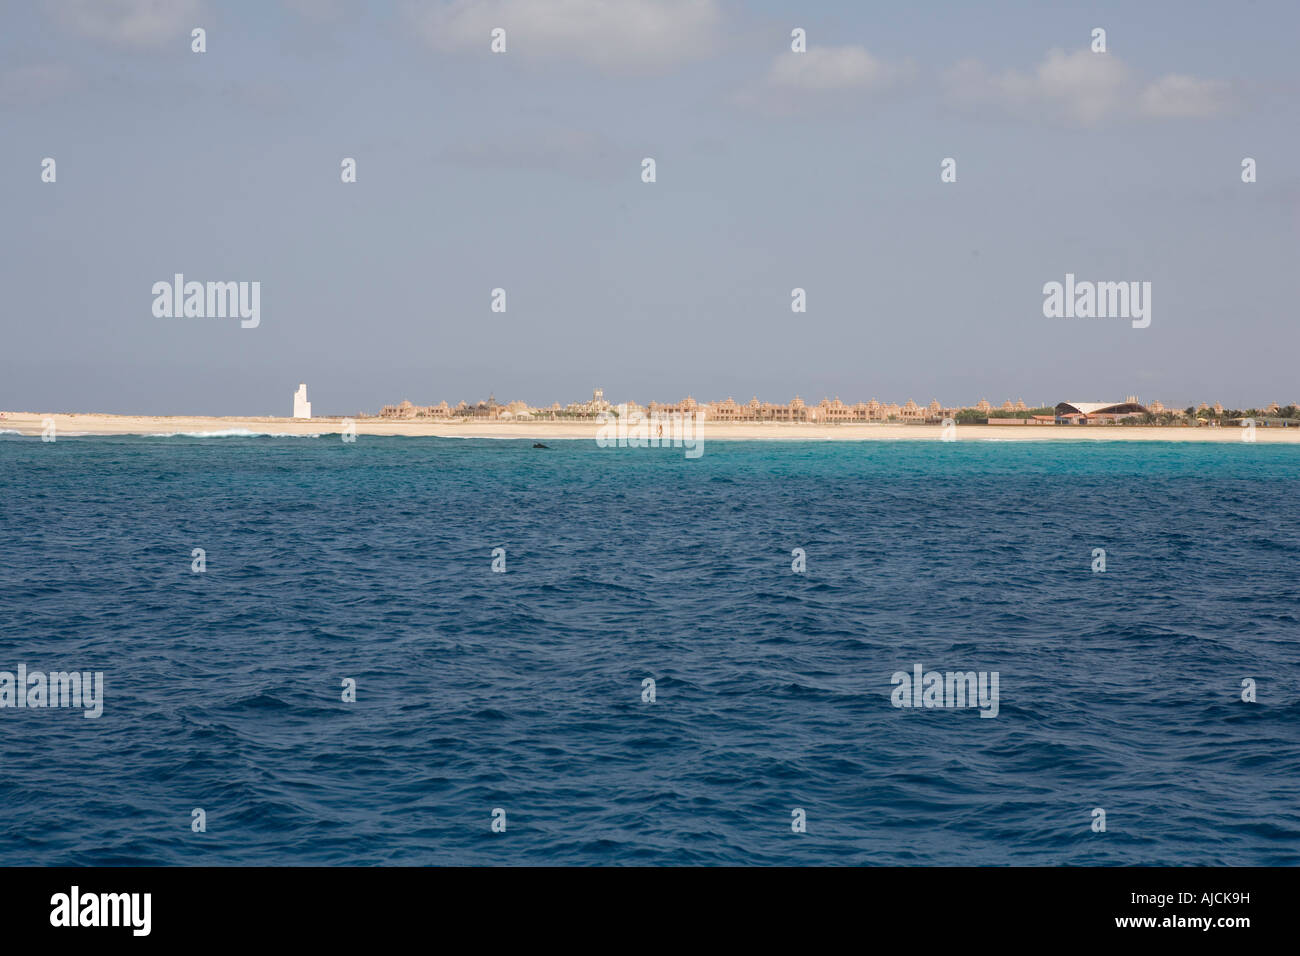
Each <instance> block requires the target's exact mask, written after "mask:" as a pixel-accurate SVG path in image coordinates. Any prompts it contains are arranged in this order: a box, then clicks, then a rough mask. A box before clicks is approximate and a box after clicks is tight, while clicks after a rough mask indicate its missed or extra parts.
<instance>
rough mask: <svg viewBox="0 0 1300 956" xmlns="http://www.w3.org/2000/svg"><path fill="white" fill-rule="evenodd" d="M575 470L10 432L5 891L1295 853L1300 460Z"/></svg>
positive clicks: (843, 456)
mask: <svg viewBox="0 0 1300 956" xmlns="http://www.w3.org/2000/svg"><path fill="white" fill-rule="evenodd" d="M548 444H550V446H551V447H550V448H549V449H546V450H542V449H533V448H532V447H531V442H527V441H472V440H461V439H430V438H373V437H367V436H361V437H360V438H359V439H358V440H357V441H356V442H355V443H354V444H348V443H344V442H342V441H341V440H340V439H339V436H337V435H333V436H324V437H320V438H272V437H225V438H186V437H153V438H149V437H123V438H77V437H62V436H60V438H59V439H58V441H56V442H53V443H44V442H41V441H40V440H39V439H38V438H19V437H0V671H9V672H15V673H16V670H17V667H18V666H19V665H20V664H25V665H26V666H27V668H28V669H29V670H31V671H60V670H68V671H72V670H77V671H102V672H103V675H104V678H103V679H104V703H103V714H102V716H101V717H99V718H97V719H85V718H84V717H83V714H82V711H81V710H78V709H55V708H44V709H31V708H25V709H17V708H4V709H0V762H2V768H3V772H2V773H0V864H7V865H14V864H95V865H117V864H123V865H137V864H218V865H224V864H290V865H294V864H505V863H511V864H1173V865H1179V864H1205V865H1209V864H1230V865H1239V864H1265V865H1268V864H1297V863H1300V666H1298V665H1300V574H1298V573H1297V569H1298V568H1300V448H1296V447H1279V446H1270V445H1265V444H1225V445H1210V444H1173V443H1170V444H1164V443H1161V444H1147V443H1141V442H1102V443H1095V442H1060V443H1037V442H1034V443H1027V442H971V441H958V442H953V443H943V442H937V441H936V442H897V443H895V442H862V443H857V442H852V443H850V442H844V443H840V442H823V443H778V442H735V443H727V442H710V443H708V444H707V445H706V446H705V452H704V455H703V457H701V458H699V459H697V460H688V459H686V458H685V456H684V455H683V454H682V451H681V450H680V449H677V450H673V449H629V448H623V449H617V448H606V449H601V448H597V447H596V446H595V444H594V442H563V441H554V442H549V443H548ZM196 548H202V549H203V550H204V551H205V553H206V558H205V561H206V570H204V571H203V572H202V573H195V572H194V571H193V570H192V562H193V560H194V559H193V558H192V553H193V550H194V549H196ZM496 548H503V549H505V562H506V564H505V567H506V570H505V572H504V573H498V572H494V571H493V570H492V562H493V557H492V554H493V550H494V549H496ZM796 548H802V549H803V550H804V552H805V554H806V570H805V571H804V572H803V573H796V572H794V571H793V570H792V561H793V560H794V559H793V558H792V551H794V549H796ZM1098 548H1101V549H1104V550H1105V552H1106V570H1105V571H1104V572H1100V573H1099V572H1095V571H1094V570H1093V563H1094V558H1093V552H1094V549H1098ZM917 664H920V665H922V666H923V668H924V669H925V670H926V671H929V670H931V669H933V670H936V671H940V672H946V671H968V670H974V671H983V672H993V671H997V672H998V674H999V675H1000V678H999V679H1000V683H999V688H1000V690H999V693H1000V706H999V712H998V714H997V716H996V717H995V718H991V719H990V718H984V717H981V716H980V711H979V709H978V708H924V707H922V708H903V707H895V706H893V703H892V700H891V693H892V692H893V691H894V685H893V683H892V682H891V681H892V675H893V674H894V673H895V672H897V671H903V672H909V673H910V672H911V671H912V669H913V667H914V666H915V665H917ZM645 678H652V679H653V680H654V681H655V700H654V702H652V703H651V702H646V701H643V699H642V687H643V683H642V682H643V680H644V679H645ZM347 679H351V680H354V681H355V682H356V700H355V702H344V701H343V699H342V696H343V693H344V691H343V682H344V681H345V680H347ZM1245 679H1250V680H1253V681H1254V682H1255V693H1256V695H1257V700H1256V702H1253V703H1249V702H1245V701H1243V700H1242V693H1243V687H1242V682H1243V680H1245ZM196 808H202V809H203V811H204V813H205V819H206V831H205V832H194V831H193V829H192V819H193V816H192V814H193V811H194V810H195V809H196ZM498 808H500V809H501V810H504V811H505V821H506V829H505V832H493V830H492V823H493V811H494V810H495V809H498ZM1095 808H1101V809H1104V810H1105V812H1106V830H1105V832H1093V820H1094V817H1093V810H1094V809H1095ZM796 809H802V810H803V811H804V814H805V816H806V832H803V833H796V832H793V829H792V820H793V819H794V818H793V817H792V812H793V811H794V810H796Z"/></svg>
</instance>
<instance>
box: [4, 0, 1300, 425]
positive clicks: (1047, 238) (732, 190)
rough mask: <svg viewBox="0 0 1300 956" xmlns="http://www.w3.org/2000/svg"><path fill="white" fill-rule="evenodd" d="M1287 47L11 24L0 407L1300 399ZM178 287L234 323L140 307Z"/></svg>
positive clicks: (1241, 25)
mask: <svg viewBox="0 0 1300 956" xmlns="http://www.w3.org/2000/svg"><path fill="white" fill-rule="evenodd" d="M498 27H499V28H501V29H503V30H504V31H505V52H504V53H494V52H493V51H492V49H491V44H492V36H491V33H492V31H493V29H495V28H498ZM195 28H202V29H203V30H204V31H205V41H206V51H205V52H202V53H196V52H194V51H193V50H192V45H193V42H194V41H193V39H192V31H193V30H194V29H195ZM796 28H798V29H802V30H803V31H805V34H806V46H807V49H806V52H803V53H796V52H793V51H792V49H791V45H792V42H793V41H792V36H791V34H792V31H793V30H795V29H796ZM1097 28H1101V29H1103V30H1105V41H1106V52H1105V53H1100V52H1094V51H1093V49H1092V46H1093V44H1094V39H1093V31H1094V30H1095V29H1097ZM1298 35H1300V4H1296V3H1294V2H1293V0H1287V2H1263V0H1256V2H1233V3H1213V4H1211V3H1198V2H1187V0H1180V2H1142V3H1135V2H1132V0H1125V2H1119V3H1089V4H1084V3H1079V4H1071V3H1061V4H1052V5H1050V6H1049V5H1046V4H1041V3H1038V2H1028V0H1027V2H984V3H980V4H978V5H976V4H969V3H938V2H933V3H925V2H917V3H908V4H864V3H860V2H830V0H828V2H819V3H808V2H806V0H804V2H797V0H791V2H749V3H742V2H733V0H617V2H615V0H478V2H445V0H409V2H408V0H396V2H391V3H380V2H371V3H367V2H361V0H257V2H238V0H237V2H220V3H218V2H216V0H35V2H32V3H16V2H9V3H5V4H4V5H3V6H0V281H3V296H2V297H0V310H2V311H0V409H9V410H13V411H31V412H58V411H69V412H91V411H98V412H114V413H122V414H176V415H181V414H193V415H268V414H274V415H288V414H290V411H291V407H292V406H291V397H292V393H293V391H294V389H295V388H296V386H297V384H298V383H299V382H306V383H307V384H308V397H309V398H310V400H311V401H312V403H313V406H314V411H315V413H316V414H317V415H325V414H338V415H350V414H355V413H357V412H377V411H378V410H379V408H380V406H382V405H384V404H388V403H391V402H397V401H400V400H401V399H404V398H409V399H411V400H412V401H414V402H416V403H419V404H426V403H436V402H438V401H441V400H444V399H445V400H447V401H448V402H449V403H451V404H455V403H456V402H457V401H459V400H461V399H464V400H467V401H471V402H473V401H478V400H481V399H485V398H487V397H488V395H489V394H494V395H495V397H496V398H497V399H498V400H499V401H509V400H515V399H521V400H523V401H526V402H529V403H531V404H538V405H549V404H550V403H552V402H555V401H559V402H561V403H567V402H570V401H577V400H582V399H585V398H587V397H589V396H590V394H591V390H592V388H593V387H596V386H599V387H602V388H603V389H604V390H605V395H606V397H607V398H608V399H610V400H612V401H615V402H617V401H622V400H635V401H639V402H642V403H645V402H648V401H650V400H652V399H653V400H657V401H661V402H662V401H674V400H678V399H680V398H682V397H684V396H685V395H687V394H690V395H692V396H694V397H695V398H696V399H698V400H702V401H703V400H720V399H723V398H726V397H728V396H733V397H735V398H736V399H737V400H738V401H745V400H748V399H749V398H750V397H751V396H753V395H757V396H759V397H760V398H761V399H763V400H767V401H781V402H784V401H788V400H789V399H790V398H792V397H793V396H794V395H796V394H798V395H800V396H802V397H803V398H804V399H805V400H807V401H812V402H815V401H818V400H820V399H821V398H822V397H832V398H834V397H840V398H842V399H843V400H845V401H846V402H853V401H859V400H861V401H866V400H868V399H871V398H877V399H879V400H880V401H894V402H899V403H902V402H904V401H906V400H907V399H909V398H911V399H914V400H915V401H917V402H918V403H921V404H925V403H928V402H929V401H930V400H931V399H938V400H939V401H940V402H941V403H942V404H943V405H945V406H949V405H967V404H973V403H975V402H977V401H979V400H980V399H982V398H987V399H988V400H990V401H993V402H994V403H995V404H1000V403H1001V402H1002V401H1004V400H1006V399H1012V400H1016V399H1023V400H1024V401H1026V402H1027V403H1030V404H1031V405H1032V404H1039V403H1047V404H1054V403H1056V402H1058V401H1062V400H1079V401H1113V400H1119V399H1123V398H1124V397H1125V396H1128V395H1137V396H1138V397H1139V398H1140V399H1141V400H1143V401H1147V402H1149V401H1151V400H1154V399H1159V400H1161V401H1163V402H1165V403H1166V404H1167V405H1171V406H1177V407H1184V406H1186V405H1187V404H1191V403H1199V402H1201V401H1209V402H1214V401H1216V400H1219V401H1222V402H1223V403H1224V404H1225V405H1227V406H1229V407H1256V406H1263V405H1266V404H1267V403H1268V402H1271V401H1277V402H1279V403H1281V404H1287V403H1289V402H1300V381H1297V378H1298V376H1297V374H1296V370H1297V366H1298V365H1300V349H1298V348H1297V346H1300V331H1297V327H1296V318H1297V316H1296V294H1295V288H1296V276H1297V253H1298V252H1300V121H1298V120H1297V115H1298V114H1297V112H1296V107H1295V104H1296V102H1297V93H1300V66H1298V65H1297V59H1298V58H1297V56H1296V46H1295V38H1296V37H1297V36H1298ZM647 157H649V158H653V159H654V160H655V181H654V182H653V183H647V182H644V181H643V179H642V161H643V159H645V158H647ZM47 158H49V159H53V160H54V161H55V181H54V182H46V181H43V179H42V176H43V161H44V160H45V159H47ZM344 158H352V159H354V160H355V161H356V182H348V183H345V182H343V181H342V176H341V164H342V162H343V160H344ZM947 158H952V159H954V160H955V163H956V167H955V169H956V181H955V182H943V181H941V175H940V174H941V163H942V161H943V160H945V159H947ZM1246 158H1251V159H1253V160H1254V161H1255V169H1256V181H1255V182H1251V183H1246V182H1243V181H1242V162H1243V160H1244V159H1246ZM175 273H183V274H184V276H185V278H186V280H187V281H199V282H208V281H213V282H227V281H237V282H238V281H243V282H254V281H255V282H258V283H260V295H261V301H260V323H259V324H258V325H257V327H256V328H242V327H241V324H240V322H239V320H238V319H231V318H220V317H194V316H191V317H159V316H157V315H155V311H154V308H153V306H154V298H155V296H154V293H153V291H152V290H153V286H154V284H155V283H157V282H160V281H165V282H170V281H171V280H172V277H173V275H174V274H175ZM1067 274H1074V275H1075V276H1076V277H1077V279H1078V280H1080V281H1083V280H1091V281H1098V282H1120V281H1124V282H1129V281H1136V282H1150V283H1151V290H1152V291H1151V323H1150V325H1149V326H1148V327H1146V328H1134V327H1133V326H1132V324H1131V323H1130V322H1129V321H1128V320H1126V319H1123V318H1115V317H1110V318H1057V317H1050V318H1049V317H1046V316H1045V315H1044V307H1043V306H1044V298H1045V296H1044V285H1045V284H1046V283H1049V282H1064V280H1065V276H1066V275H1067ZM498 288H500V289H504V290H505V293H506V294H505V304H506V307H505V311H504V312H494V311H492V291H493V290H494V289H498ZM795 288H801V289H804V290H805V294H806V304H807V311H806V312H803V313H795V312H793V311H792V309H791V302H792V298H791V292H792V290H793V289H795Z"/></svg>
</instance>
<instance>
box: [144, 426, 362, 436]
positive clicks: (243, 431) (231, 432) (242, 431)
mask: <svg viewBox="0 0 1300 956" xmlns="http://www.w3.org/2000/svg"><path fill="white" fill-rule="evenodd" d="M142 434H143V437H145V438H320V437H322V434H323V433H322V432H315V433H313V434H310V435H303V434H298V433H297V432H255V431H250V430H249V429H247V428H227V429H224V430H223V431H216V432H146V433H142ZM336 434H337V433H336Z"/></svg>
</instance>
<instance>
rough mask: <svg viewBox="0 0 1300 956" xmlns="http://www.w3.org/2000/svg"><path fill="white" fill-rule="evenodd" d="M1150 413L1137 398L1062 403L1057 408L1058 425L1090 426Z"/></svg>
mask: <svg viewBox="0 0 1300 956" xmlns="http://www.w3.org/2000/svg"><path fill="white" fill-rule="evenodd" d="M1148 413H1149V412H1148V409H1147V408H1146V407H1145V406H1143V405H1140V404H1138V400H1137V396H1129V397H1128V398H1127V399H1125V400H1124V401H1122V402H1061V403H1059V404H1058V405H1057V406H1056V423H1057V424H1058V425H1090V424H1099V423H1104V422H1117V421H1119V420H1120V419H1123V418H1133V417H1135V416H1137V415H1146V414H1148Z"/></svg>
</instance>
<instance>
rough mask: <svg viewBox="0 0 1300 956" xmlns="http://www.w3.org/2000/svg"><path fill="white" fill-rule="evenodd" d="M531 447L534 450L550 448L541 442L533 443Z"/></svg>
mask: <svg viewBox="0 0 1300 956" xmlns="http://www.w3.org/2000/svg"><path fill="white" fill-rule="evenodd" d="M533 447H534V448H548V447H550V446H548V445H543V444H542V443H541V442H539V441H535V442H533Z"/></svg>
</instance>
